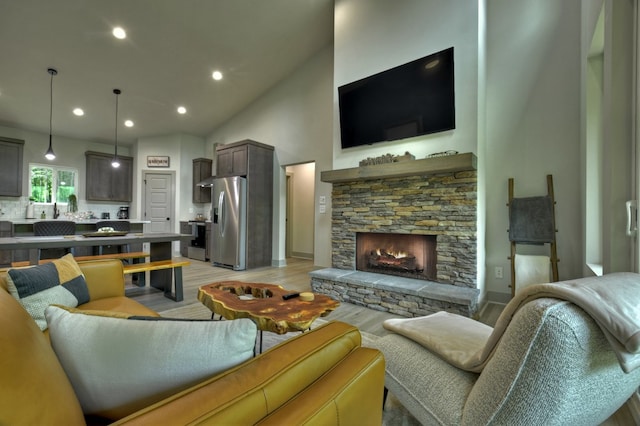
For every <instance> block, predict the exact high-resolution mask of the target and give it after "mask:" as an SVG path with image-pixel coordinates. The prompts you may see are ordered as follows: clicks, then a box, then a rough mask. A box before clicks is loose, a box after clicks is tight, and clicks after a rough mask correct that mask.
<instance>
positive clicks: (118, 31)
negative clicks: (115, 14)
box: [112, 27, 127, 40]
mask: <svg viewBox="0 0 640 426" xmlns="http://www.w3.org/2000/svg"><path fill="white" fill-rule="evenodd" d="M112 34H113V36H114V37H115V38H117V39H119V40H123V39H125V38H127V32H126V31H125V30H124V29H122V27H115V28H114V29H113V31H112Z"/></svg>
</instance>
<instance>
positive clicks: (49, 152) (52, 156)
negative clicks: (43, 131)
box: [44, 68, 58, 160]
mask: <svg viewBox="0 0 640 426" xmlns="http://www.w3.org/2000/svg"><path fill="white" fill-rule="evenodd" d="M47 72H48V73H49V74H50V75H51V84H50V88H51V96H50V104H49V149H47V152H46V153H45V154H44V156H45V157H46V158H47V160H53V159H55V158H56V154H54V152H53V141H52V139H53V137H52V136H51V133H52V130H51V128H52V122H53V76H54V75H57V74H58V71H57V70H56V69H54V68H48V69H47Z"/></svg>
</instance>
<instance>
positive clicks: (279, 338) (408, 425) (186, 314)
mask: <svg viewBox="0 0 640 426" xmlns="http://www.w3.org/2000/svg"><path fill="white" fill-rule="evenodd" d="M160 315H161V316H163V317H166V318H188V319H211V311H210V310H209V309H208V308H207V307H205V306H204V305H203V304H201V303H193V304H190V305H186V306H181V307H179V308H173V309H168V310H166V311H162V312H160ZM216 318H217V317H216ZM326 322H327V321H326V320H324V319H322V318H319V319H317V320H315V321H314V322H313V324H312V325H311V328H312V329H313V328H316V327H319V326H320V325H322V324H325V323H326ZM360 334H361V335H362V346H365V347H373V343H374V342H375V341H376V339H378V336H375V335H373V334H371V333H366V332H363V331H360ZM298 335H300V333H299V332H292V333H286V334H275V333H269V332H265V333H262V338H263V341H262V351H263V352H264V351H266V350H268V349H269V348H271V347H273V346H275V345H278V344H280V343H282V342H284V341H285V340H287V339H290V338H292V337H294V336H298ZM257 345H259V343H258V342H256V346H257ZM256 352H259V351H258V348H257V347H256ZM382 424H383V426H419V425H420V422H418V421H417V420H416V419H415V418H414V417H413V416H412V415H411V414H410V413H409V412H408V411H407V410H406V409H405V408H404V407H403V406H402V404H400V402H399V401H398V400H397V399H396V398H395V396H393V395H392V394H391V393H389V395H388V397H387V402H386V404H385V407H384V411H383V418H382Z"/></svg>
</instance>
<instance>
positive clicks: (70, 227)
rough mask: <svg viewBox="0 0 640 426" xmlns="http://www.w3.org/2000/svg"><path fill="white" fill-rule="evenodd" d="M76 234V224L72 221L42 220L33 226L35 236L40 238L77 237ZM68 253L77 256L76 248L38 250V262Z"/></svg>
mask: <svg viewBox="0 0 640 426" xmlns="http://www.w3.org/2000/svg"><path fill="white" fill-rule="evenodd" d="M75 233H76V223H75V222H73V221H70V220H41V221H39V222H35V223H34V224H33V235H35V236H38V237H42V236H59V235H75ZM67 253H72V254H75V250H74V248H73V247H69V248H50V249H38V260H40V259H55V258H58V257H62V256H64V255H65V254H67Z"/></svg>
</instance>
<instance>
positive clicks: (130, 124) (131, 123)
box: [124, 120, 133, 127]
mask: <svg viewBox="0 0 640 426" xmlns="http://www.w3.org/2000/svg"><path fill="white" fill-rule="evenodd" d="M124 125H125V126H127V127H133V121H131V120H125V122H124Z"/></svg>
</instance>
